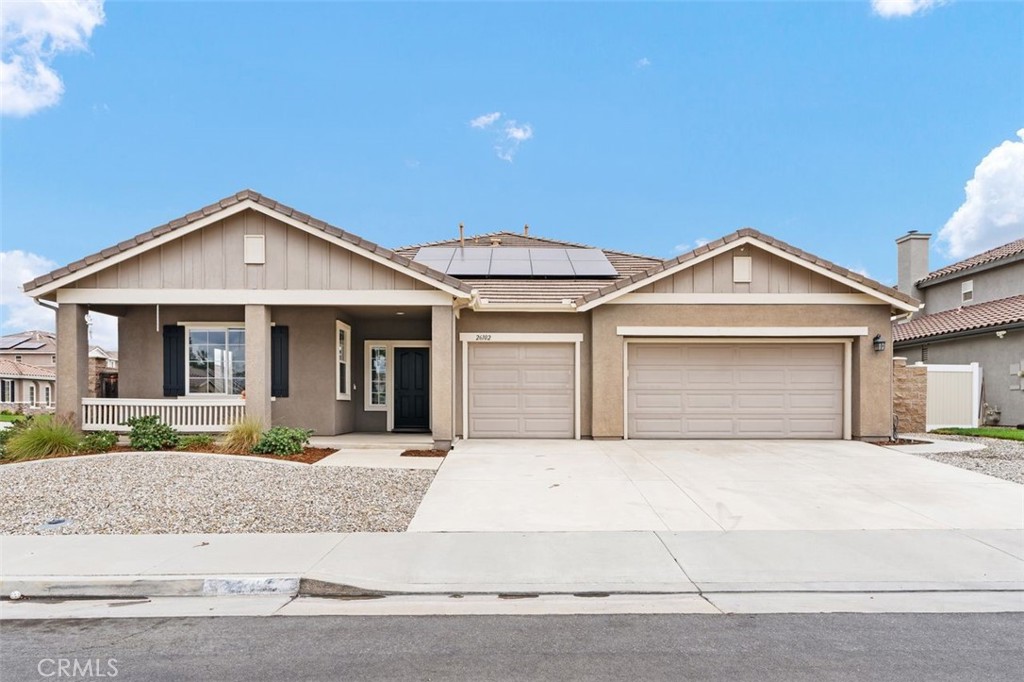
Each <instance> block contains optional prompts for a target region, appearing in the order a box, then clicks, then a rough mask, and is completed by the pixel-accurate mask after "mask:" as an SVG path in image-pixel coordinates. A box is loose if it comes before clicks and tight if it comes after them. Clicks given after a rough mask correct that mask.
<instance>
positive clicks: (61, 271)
mask: <svg viewBox="0 0 1024 682" xmlns="http://www.w3.org/2000/svg"><path fill="white" fill-rule="evenodd" d="M246 200H249V201H254V202H256V203H257V204H259V205H260V206H264V207H266V208H268V209H270V210H271V211H273V212H275V213H278V214H280V215H283V216H286V217H288V218H291V219H292V220H297V221H299V222H301V223H303V224H305V225H308V226H309V227H312V228H315V229H318V230H320V231H322V232H324V233H326V234H328V235H330V236H331V237H335V238H337V239H341V240H344V241H346V242H349V243H350V244H353V245H355V246H358V247H360V248H362V249H365V250H366V251H370V252H372V253H375V254H377V255H378V256H381V257H383V258H386V259H388V260H390V261H392V262H394V263H396V264H397V265H400V266H402V267H404V268H409V269H411V270H415V271H416V272H419V273H421V274H423V275H426V276H427V277H430V278H431V279H434V280H436V281H438V282H441V283H443V284H446V285H447V286H449V287H452V288H454V289H458V290H460V291H463V290H464V291H465V292H466V293H467V294H468V293H469V289H468V288H466V287H465V286H464V285H463V284H462V282H460V281H459V280H457V279H455V278H454V277H451V276H449V275H445V274H442V273H440V272H437V271H436V270H432V269H430V268H428V267H426V266H425V265H423V264H422V263H413V262H412V261H411V260H410V259H409V258H406V257H405V256H402V255H399V254H397V253H395V252H394V251H392V250H390V249H386V248H384V247H383V246H380V245H378V244H374V243H373V242H371V241H367V240H365V239H363V238H362V237H359V236H356V235H354V234H352V233H351V232H345V231H344V230H342V229H340V228H337V227H334V226H333V225H330V224H328V223H327V222H325V221H323V220H319V219H318V218H314V217H313V216H311V215H308V214H306V213H302V212H301V211H297V210H295V209H294V208H292V207H290V206H286V205H284V204H282V203H279V202H277V201H274V200H273V199H271V198H270V197H267V196H265V195H262V194H259V193H258V192H254V191H252V190H251V189H246V190H242V191H241V192H238V193H236V194H232V195H231V196H229V197H225V198H224V199H221V200H220V201H216V202H214V203H212V204H210V205H208V206H204V207H203V208H201V209H199V210H198V211H193V212H192V213H189V214H188V215H185V216H182V217H180V218H175V219H174V220H171V221H170V222H167V223H165V224H163V225H160V226H159V227H154V228H153V229H151V230H147V231H146V232H142V233H141V234H137V235H135V236H134V237H132V238H131V239H128V240H125V241H123V242H121V243H119V244H117V245H115V246H111V247H109V248H106V249H103V250H102V251H99V252H97V253H94V254H92V255H91V256H86V257H85V258H82V259H81V260H77V261H75V262H74V263H70V264H68V265H65V266H64V267H62V268H57V269H56V270H54V271H53V272H49V273H47V274H45V275H40V276H39V277H36V278H35V279H33V280H32V281H31V282H26V283H25V285H24V288H25V291H30V290H32V289H35V288H38V287H41V286H43V285H45V284H48V283H50V282H52V281H54V280H57V279H60V278H61V277H65V276H67V275H70V274H72V273H75V272H77V271H79V270H82V269H84V268H86V267H88V266H90V265H93V264H95V263H99V262H101V261H104V260H106V259H108V258H111V257H113V256H116V255H118V254H120V253H123V252H125V251H128V250H130V249H133V248H135V247H136V246H140V245H142V244H145V243H146V242H148V241H151V240H153V239H156V238H157V237H160V236H162V235H165V234H167V233H168V232H173V231H175V230H179V229H181V228H183V227H186V226H188V225H190V224H192V223H194V222H196V221H197V220H202V219H203V218H206V217H207V216H210V215H213V214H214V213H217V212H218V211H221V210H223V209H226V208H229V207H231V206H234V205H235V204H237V203H239V202H242V201H246Z"/></svg>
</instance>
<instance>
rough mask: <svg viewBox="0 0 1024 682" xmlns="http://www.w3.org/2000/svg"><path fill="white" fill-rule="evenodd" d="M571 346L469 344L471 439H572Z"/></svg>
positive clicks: (573, 360) (572, 354)
mask: <svg viewBox="0 0 1024 682" xmlns="http://www.w3.org/2000/svg"><path fill="white" fill-rule="evenodd" d="M574 366H575V347H574V346H573V344H571V343H471V344H469V436H470V437H471V438H572V437H573V436H574V435H575V434H574V433H573V428H574V425H575V412H574V405H575V391H574V387H575V376H574V369H573V368H574Z"/></svg>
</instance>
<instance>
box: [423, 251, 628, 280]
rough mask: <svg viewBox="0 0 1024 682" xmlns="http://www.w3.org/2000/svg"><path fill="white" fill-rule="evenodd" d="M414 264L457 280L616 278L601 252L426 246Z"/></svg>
mask: <svg viewBox="0 0 1024 682" xmlns="http://www.w3.org/2000/svg"><path fill="white" fill-rule="evenodd" d="M413 260H414V261H415V262H417V263H423V264H424V265H426V266H427V267H429V268H432V269H434V270H437V271H439V272H443V273H445V274H447V275H451V276H453V277H469V276H474V277H575V278H580V277H586V278H590V277H615V276H617V275H618V274H619V273H618V272H617V271H616V270H615V268H614V267H613V266H612V264H611V263H610V262H609V261H608V257H607V256H605V255H604V252H603V251H601V249H569V248H567V249H563V248H540V249H534V248H526V247H490V246H466V247H462V248H459V247H451V246H426V247H423V248H421V249H420V250H419V251H418V252H417V253H416V257H415V258H413Z"/></svg>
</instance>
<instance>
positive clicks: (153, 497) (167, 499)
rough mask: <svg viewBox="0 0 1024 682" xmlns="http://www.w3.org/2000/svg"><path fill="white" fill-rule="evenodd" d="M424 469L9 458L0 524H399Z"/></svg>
mask: <svg viewBox="0 0 1024 682" xmlns="http://www.w3.org/2000/svg"><path fill="white" fill-rule="evenodd" d="M433 477H434V472H432V471H423V470H406V469H364V468H354V467H321V466H310V465H306V464H292V463H279V462H273V461H252V460H248V459H242V458H239V457H228V456H216V455H214V456H210V455H195V454H189V453H165V452H157V453H130V454H113V455H101V456H96V457H71V458H63V459H50V460H40V461H37V462H29V463H25V464H9V465H7V466H3V467H0V534H39V533H64V534H94V533H104V534H142V533H326V532H350V531H372V532H395V531H404V530H405V529H406V527H408V525H409V521H411V520H412V517H413V514H415V513H416V508H417V507H418V506H419V504H420V500H422V498H423V495H424V494H426V492H427V487H428V486H429V485H430V481H431V480H432V479H433ZM53 519H66V520H69V521H70V523H68V524H67V525H64V526H61V527H57V528H46V529H42V530H41V529H40V527H41V526H42V525H43V524H44V523H46V522H47V521H50V520H53Z"/></svg>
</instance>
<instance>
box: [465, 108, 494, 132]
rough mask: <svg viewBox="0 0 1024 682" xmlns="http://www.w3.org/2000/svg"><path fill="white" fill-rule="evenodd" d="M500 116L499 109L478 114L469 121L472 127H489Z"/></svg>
mask: <svg viewBox="0 0 1024 682" xmlns="http://www.w3.org/2000/svg"><path fill="white" fill-rule="evenodd" d="M499 118H501V112H500V111H492V112H491V113H489V114H480V115H479V116H477V117H476V118H474V119H473V120H471V121H470V122H469V125H470V126H472V127H473V128H489V127H490V126H491V124H492V123H494V122H495V121H497V120H498V119H499Z"/></svg>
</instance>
